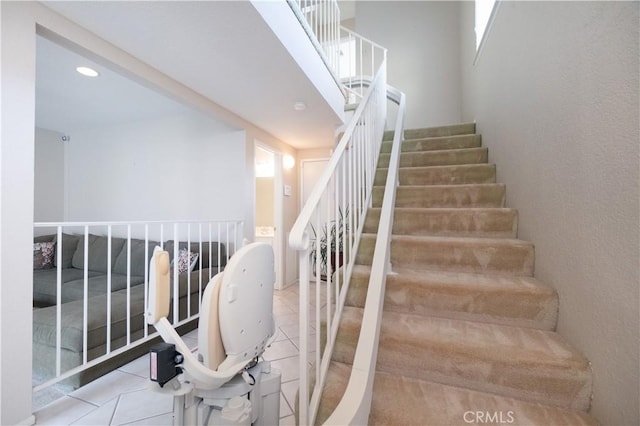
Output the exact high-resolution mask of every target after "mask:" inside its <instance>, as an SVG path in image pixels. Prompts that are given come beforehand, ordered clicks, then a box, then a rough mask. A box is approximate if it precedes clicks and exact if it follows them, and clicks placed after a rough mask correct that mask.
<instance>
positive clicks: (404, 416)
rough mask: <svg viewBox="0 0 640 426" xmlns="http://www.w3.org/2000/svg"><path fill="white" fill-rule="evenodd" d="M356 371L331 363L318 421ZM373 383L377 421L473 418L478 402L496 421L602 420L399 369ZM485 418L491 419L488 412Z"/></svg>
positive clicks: (372, 421)
mask: <svg viewBox="0 0 640 426" xmlns="http://www.w3.org/2000/svg"><path fill="white" fill-rule="evenodd" d="M350 373H351V366H350V365H348V364H343V363H339V362H332V363H331V367H330V368H329V376H328V378H327V382H326V383H327V384H326V387H325V389H324V391H323V395H322V402H321V403H320V408H319V410H318V415H317V417H316V424H324V423H325V422H326V420H327V419H328V418H329V415H330V414H331V413H332V412H333V410H334V409H335V408H336V406H337V405H338V402H339V401H340V398H341V397H342V396H343V395H344V392H345V390H346V388H347V383H348V381H349V375H350ZM373 386H374V387H373V400H372V401H371V412H370V414H369V420H368V422H367V424H369V425H372V426H378V425H380V426H387V425H457V424H467V423H468V422H469V421H470V420H473V416H475V415H476V413H477V412H478V411H479V410H478V407H482V410H480V412H481V415H483V416H488V415H492V416H495V417H497V419H496V421H497V422H498V423H502V424H515V425H544V426H548V425H572V426H596V425H598V422H597V421H596V420H595V419H594V418H593V417H591V416H589V415H588V414H586V413H580V412H577V411H573V410H563V409H561V408H559V407H552V406H541V405H539V404H535V403H531V402H526V401H520V400H516V399H512V398H498V397H496V395H493V394H489V393H482V392H477V391H472V390H468V389H461V388H458V387H454V386H447V385H443V384H440V383H434V382H427V381H424V380H416V379H414V378H412V377H402V376H398V375H396V374H387V373H382V372H378V373H377V374H376V378H375V381H374V385H373ZM390 407H393V408H396V407H397V409H390ZM486 413H489V414H486ZM494 413H497V414H494ZM465 415H466V417H465ZM465 418H466V419H467V421H466V422H465V421H464V420H465ZM479 419H482V420H485V419H486V417H479ZM486 423H491V424H494V422H492V421H489V420H486Z"/></svg>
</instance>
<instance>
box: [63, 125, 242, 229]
mask: <svg viewBox="0 0 640 426" xmlns="http://www.w3.org/2000/svg"><path fill="white" fill-rule="evenodd" d="M70 134H71V140H70V142H68V160H67V176H68V177H67V182H66V188H67V193H68V196H67V199H68V206H67V211H68V218H67V220H69V221H120V220H121V221H137V220H142V221H144V220H147V221H148V220H232V219H233V220H244V216H245V204H244V199H243V196H242V194H243V193H244V183H245V180H246V179H249V176H248V173H247V171H246V169H245V132H244V131H235V132H229V131H228V130H227V131H226V132H224V133H220V130H219V129H218V124H217V123H216V122H214V121H212V120H210V119H208V118H207V117H204V116H200V115H199V114H198V115H196V114H195V113H194V114H193V115H188V114H187V115H182V116H172V117H165V118H162V119H153V120H148V121H142V122H134V123H126V124H119V125H115V126H109V127H101V128H91V129H76V130H73V131H71V132H70Z"/></svg>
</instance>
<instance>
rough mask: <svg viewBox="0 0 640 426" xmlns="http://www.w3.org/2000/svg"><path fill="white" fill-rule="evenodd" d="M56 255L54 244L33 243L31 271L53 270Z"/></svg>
mask: <svg viewBox="0 0 640 426" xmlns="http://www.w3.org/2000/svg"><path fill="white" fill-rule="evenodd" d="M55 253H56V243H55V242H53V241H52V242H44V243H33V269H51V268H53V258H54V255H55Z"/></svg>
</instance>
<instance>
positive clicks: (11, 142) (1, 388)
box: [0, 2, 36, 425]
mask: <svg viewBox="0 0 640 426" xmlns="http://www.w3.org/2000/svg"><path fill="white" fill-rule="evenodd" d="M29 7H30V5H29V4H27V5H24V4H22V2H0V19H1V23H0V31H1V32H0V42H1V43H2V48H1V49H0V51H1V55H2V59H1V60H0V67H1V68H0V78H1V80H0V87H1V88H2V92H1V98H0V105H2V108H1V121H2V126H0V132H1V137H0V424H2V425H14V424H33V423H34V422H35V418H34V417H33V415H32V413H31V395H32V392H31V359H32V312H33V311H32V303H33V283H32V279H33V278H32V277H31V275H30V274H25V271H30V270H31V269H32V268H33V257H32V256H33V255H32V253H33V181H34V178H33V164H34V144H33V139H34V118H33V117H34V111H35V65H36V64H35V57H36V56H35V31H34V29H35V23H34V20H33V17H31V16H29V14H28V13H24V8H29Z"/></svg>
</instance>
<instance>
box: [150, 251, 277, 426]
mask: <svg viewBox="0 0 640 426" xmlns="http://www.w3.org/2000/svg"><path fill="white" fill-rule="evenodd" d="M274 282H275V272H274V256H273V249H272V248H271V246H270V245H268V244H266V243H252V244H248V245H246V246H244V247H242V248H241V249H239V250H238V251H237V252H236V253H235V254H234V255H233V256H232V257H231V259H229V262H228V264H227V266H226V268H225V271H224V272H222V273H220V274H218V275H216V276H215V277H213V278H212V279H211V281H210V282H209V284H208V285H207V288H206V289H205V291H204V293H203V298H202V303H201V307H200V319H199V323H198V355H197V356H196V355H194V354H193V353H192V352H191V351H190V350H189V348H188V347H187V345H186V344H185V343H184V341H183V340H182V338H181V337H180V336H179V335H178V333H177V332H176V331H175V329H174V328H173V326H172V325H171V324H170V323H169V321H168V320H167V316H168V314H169V309H170V271H169V254H168V253H167V252H165V251H162V250H161V249H160V248H159V247H156V248H155V249H154V252H153V257H152V258H151V262H150V273H149V306H148V309H147V314H146V315H147V323H148V324H153V326H154V327H155V328H156V329H157V330H158V332H159V334H160V335H161V336H162V338H163V340H164V341H165V342H167V343H171V344H174V345H175V347H176V351H177V352H179V353H180V354H181V355H182V356H183V358H184V359H183V361H182V364H181V365H180V366H181V367H182V369H183V370H184V373H185V374H184V377H183V378H182V380H180V379H178V377H175V378H174V379H172V380H171V381H170V382H169V383H167V384H168V385H170V386H166V387H163V388H162V389H160V387H159V386H155V387H156V390H159V391H163V392H170V393H173V394H174V396H175V403H174V424H249V423H245V422H244V421H240V422H236V421H230V420H229V418H228V417H225V415H226V414H224V413H225V410H227V414H228V413H229V412H235V413H238V412H242V411H243V410H244V411H246V410H247V407H249V408H248V410H249V412H250V423H253V424H277V422H278V418H279V392H280V372H279V371H277V370H271V368H270V365H269V363H268V362H266V361H261V362H257V361H258V358H259V357H260V356H261V355H262V353H263V352H264V350H265V349H266V348H267V347H268V346H269V344H270V343H271V342H272V341H273V340H274V338H275V330H276V327H275V321H274V318H273V284H274ZM249 400H250V401H251V402H249ZM232 414H233V413H232Z"/></svg>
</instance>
